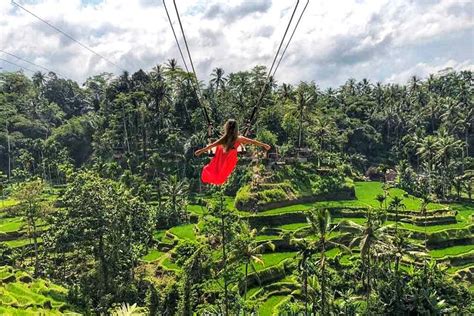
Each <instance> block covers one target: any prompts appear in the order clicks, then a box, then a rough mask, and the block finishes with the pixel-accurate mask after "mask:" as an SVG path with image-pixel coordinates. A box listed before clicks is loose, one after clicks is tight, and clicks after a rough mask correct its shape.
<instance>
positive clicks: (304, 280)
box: [303, 263, 308, 316]
mask: <svg viewBox="0 0 474 316" xmlns="http://www.w3.org/2000/svg"><path fill="white" fill-rule="evenodd" d="M303 291H304V314H305V316H308V272H307V270H306V263H305V266H304V271H303Z"/></svg>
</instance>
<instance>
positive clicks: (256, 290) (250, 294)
mask: <svg viewBox="0 0 474 316" xmlns="http://www.w3.org/2000/svg"><path fill="white" fill-rule="evenodd" d="M261 289H262V287H260V286H258V287H253V288H250V289H248V290H247V299H249V298H251V297H252V296H253V295H254V294H255V293H257V292H258V291H260V290H261Z"/></svg>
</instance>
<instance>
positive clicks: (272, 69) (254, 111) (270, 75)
mask: <svg viewBox="0 0 474 316" xmlns="http://www.w3.org/2000/svg"><path fill="white" fill-rule="evenodd" d="M299 4H300V0H297V1H296V4H295V7H294V9H293V12H292V14H291V17H290V20H289V22H288V25H287V26H286V29H285V32H284V34H283V37H282V39H281V41H280V45H279V46H278V49H277V51H276V54H275V57H274V58H273V61H272V64H271V67H270V69H269V71H268V73H267V76H266V78H265V83H264V85H263V87H262V89H261V90H260V93H259V96H258V98H257V101H256V102H255V105H254V107H253V109H252V112H251V114H250V118H249V119H248V120H247V124H246V128H245V132H244V134H243V135H244V136H247V135H248V133H249V132H250V129H251V127H252V125H253V123H254V120H255V117H256V114H257V111H258V109H259V108H260V104H261V102H262V100H263V96H264V95H265V92H266V91H267V88H268V86H269V83H270V79H271V78H273V77H274V76H275V73H276V72H277V70H278V68H279V66H280V63H281V61H282V60H283V57H284V56H285V53H286V51H287V49H288V46H289V45H290V42H291V41H292V39H293V36H294V35H295V33H296V30H297V28H298V26H299V24H300V21H301V18H302V17H303V14H304V13H305V11H306V8H307V7H308V4H309V0H307V1H306V4H305V6H304V8H303V10H302V11H301V13H300V15H299V18H298V20H297V22H296V24H295V27H294V28H293V31H292V33H291V35H290V38H289V40H288V42H287V43H286V45H285V48H284V49H283V51H282V53H281V55H280V58H279V59H278V56H279V54H280V51H281V48H282V46H283V43H284V42H285V39H286V36H287V34H288V30H289V29H290V26H291V23H292V22H293V18H294V17H295V13H296V11H297V9H298V7H299ZM173 5H174V8H175V12H176V16H177V18H178V23H179V26H180V29H181V34H182V36H183V40H184V44H185V46H186V52H187V56H188V58H189V62H190V64H191V69H192V72H193V74H194V77H193V79H194V80H193V82H194V84H192V87H193V90H194V93H195V94H196V97H197V99H198V103H199V105H200V107H201V108H202V110H203V112H204V117H205V119H206V122H207V126H208V131H207V133H208V138H211V136H212V128H213V125H212V122H211V118H210V116H209V113H208V111H207V108H206V107H205V106H204V105H203V103H202V102H201V96H200V93H199V92H198V91H199V82H198V80H197V74H196V70H195V68H194V63H193V60H192V57H191V53H190V50H189V45H188V41H187V39H186V35H185V33H184V28H183V24H182V22H181V17H180V14H179V10H178V7H177V5H176V0H173ZM163 6H164V7H165V10H166V15H167V17H168V21H169V23H170V26H171V30H172V31H173V36H174V38H175V41H176V44H177V46H178V50H179V53H180V55H181V58H182V60H183V63H184V67H185V68H186V71H187V72H188V73H189V69H188V66H187V63H186V59H185V58H184V54H183V51H182V49H181V45H180V44H179V41H178V38H177V36H176V32H175V30H174V27H173V22H172V21H171V17H170V15H169V12H168V8H167V6H166V1H165V0H163ZM277 59H278V62H277V63H276V61H277ZM275 63H276V66H275ZM196 85H197V87H196Z"/></svg>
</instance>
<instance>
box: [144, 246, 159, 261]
mask: <svg viewBox="0 0 474 316" xmlns="http://www.w3.org/2000/svg"><path fill="white" fill-rule="evenodd" d="M163 255H164V252H161V251H158V250H155V249H151V250H150V251H149V252H148V254H147V255H146V256H144V257H143V258H142V260H143V261H146V262H153V261H157V260H158V259H160V258H161V257H162V256H163Z"/></svg>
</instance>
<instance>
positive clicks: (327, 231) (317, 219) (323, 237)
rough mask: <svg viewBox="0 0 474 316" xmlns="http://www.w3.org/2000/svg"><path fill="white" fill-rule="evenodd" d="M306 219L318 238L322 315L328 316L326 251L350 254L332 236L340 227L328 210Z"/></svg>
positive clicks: (310, 212)
mask: <svg viewBox="0 0 474 316" xmlns="http://www.w3.org/2000/svg"><path fill="white" fill-rule="evenodd" d="M306 219H307V221H308V223H309V224H310V232H311V233H312V234H313V235H314V236H315V237H317V238H318V240H317V241H316V243H315V244H314V249H316V250H317V251H319V253H320V258H319V260H318V262H317V265H318V266H319V271H320V273H321V282H320V283H321V314H322V315H326V314H327V313H328V311H326V302H327V295H328V293H327V289H326V287H327V282H326V262H327V261H326V250H327V249H328V248H329V247H332V248H335V247H338V248H341V249H343V250H346V251H348V252H350V250H349V248H347V247H346V246H345V245H342V244H340V243H338V242H335V241H334V240H333V239H334V235H333V234H332V233H333V232H334V231H335V230H336V229H338V228H339V227H338V226H337V225H336V226H333V225H332V221H331V214H330V213H329V211H328V210H327V209H312V210H310V211H309V212H308V214H307V215H306Z"/></svg>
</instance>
